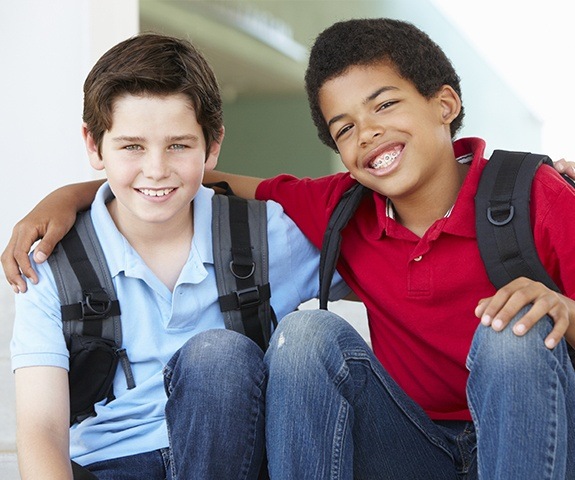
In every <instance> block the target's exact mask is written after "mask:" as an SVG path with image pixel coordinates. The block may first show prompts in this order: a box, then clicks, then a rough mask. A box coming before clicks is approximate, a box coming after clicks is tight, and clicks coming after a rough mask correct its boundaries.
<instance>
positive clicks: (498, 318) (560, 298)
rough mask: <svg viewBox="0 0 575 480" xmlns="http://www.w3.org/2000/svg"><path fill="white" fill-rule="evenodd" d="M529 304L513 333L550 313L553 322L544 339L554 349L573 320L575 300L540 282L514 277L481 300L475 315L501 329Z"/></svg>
mask: <svg viewBox="0 0 575 480" xmlns="http://www.w3.org/2000/svg"><path fill="white" fill-rule="evenodd" d="M529 304H533V306H532V307H531V309H530V310H529V312H527V313H526V314H525V315H524V316H523V317H522V318H521V319H519V320H518V321H517V322H516V323H515V325H514V326H513V333H515V335H517V336H521V335H525V333H527V332H528V331H529V329H530V328H531V327H532V326H533V325H535V323H537V322H538V321H539V320H540V319H541V318H542V317H543V316H544V315H549V316H550V317H551V318H552V319H553V321H554V323H555V325H554V327H553V329H552V331H551V333H549V335H548V336H547V338H546V339H545V345H546V346H547V348H550V349H552V348H554V347H555V346H556V345H557V344H558V343H559V341H560V340H561V339H562V338H563V337H564V336H565V333H566V332H567V330H568V328H569V326H570V325H571V323H572V319H575V302H574V301H573V300H571V299H570V298H568V297H565V296H564V295H561V294H559V293H557V292H555V291H553V290H550V289H549V288H547V287H546V286H545V285H543V284H542V283H539V282H534V281H533V280H530V279H528V278H525V277H520V278H517V279H515V280H513V281H512V282H510V283H508V284H507V285H505V286H504V287H503V288H500V289H499V290H498V291H497V292H496V293H495V295H493V296H492V297H489V298H484V299H481V300H480V301H479V304H478V305H477V307H476V309H475V315H476V316H477V317H478V318H480V319H481V323H482V324H483V325H485V326H491V328H493V329H494V330H496V331H501V330H503V329H504V328H505V327H506V326H507V325H508V324H509V322H510V321H511V319H512V318H513V317H515V315H517V313H519V311H520V310H521V309H522V308H523V307H524V306H526V305H529Z"/></svg>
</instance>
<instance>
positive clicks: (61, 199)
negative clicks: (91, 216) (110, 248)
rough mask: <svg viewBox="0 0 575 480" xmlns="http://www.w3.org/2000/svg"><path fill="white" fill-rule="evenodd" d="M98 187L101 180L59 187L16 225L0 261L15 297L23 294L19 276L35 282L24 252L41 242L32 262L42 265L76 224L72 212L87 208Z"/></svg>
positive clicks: (24, 285)
mask: <svg viewBox="0 0 575 480" xmlns="http://www.w3.org/2000/svg"><path fill="white" fill-rule="evenodd" d="M102 183H103V180H93V181H91V182H84V183H76V184H73V185H67V186H65V187H60V188H59V189H57V190H54V191H53V192H52V193H51V194H50V195H48V196H47V197H46V198H44V199H43V200H42V201H41V202H40V203H39V204H38V205H36V206H35V207H34V209H33V210H32V211H31V212H30V213H29V214H28V215H26V216H25V217H24V218H23V219H22V220H20V221H19V222H18V223H17V224H16V226H15V227H14V229H13V230H12V236H11V237H10V241H9V242H8V245H7V246H6V249H5V250H4V252H2V257H1V258H0V259H1V260H2V268H3V269H4V273H5V274H6V280H8V283H9V284H10V285H11V286H12V289H13V290H14V292H15V293H18V292H22V293H24V292H25V291H26V281H25V280H24V277H22V275H24V276H25V277H27V278H29V279H30V281H31V282H32V283H37V282H38V276H37V275H36V272H35V271H34V269H33V268H32V265H30V259H29V258H28V252H29V251H30V248H32V245H34V242H35V241H36V240H39V239H42V241H41V242H40V243H39V244H38V246H37V247H36V248H35V249H34V261H35V262H36V263H42V262H44V261H45V260H46V259H47V258H48V257H49V256H50V254H51V253H52V250H54V247H55V246H56V244H57V243H58V242H59V241H60V240H62V238H63V237H64V235H66V233H67V232H68V230H70V229H71V228H72V225H74V222H75V221H76V212H80V211H82V210H86V209H87V208H89V207H90V204H91V203H92V201H93V200H94V196H95V195H96V191H97V190H98V188H99V187H100V185H101V184H102Z"/></svg>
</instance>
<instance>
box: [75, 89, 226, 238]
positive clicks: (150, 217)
mask: <svg viewBox="0 0 575 480" xmlns="http://www.w3.org/2000/svg"><path fill="white" fill-rule="evenodd" d="M83 134H84V138H85V141H86V147H87V150H88V155H89V157H90V163H91V165H92V166H93V167H94V168H95V169H97V170H105V171H106V176H107V178H108V181H109V183H110V187H111V189H112V191H113V193H114V195H115V197H116V198H115V200H113V201H112V202H110V204H109V207H108V208H109V210H110V212H111V214H112V217H113V219H114V221H115V222H116V225H118V228H119V229H120V230H122V231H123V230H127V229H140V228H142V227H143V228H148V229H149V228H158V227H159V228H161V229H162V230H163V231H166V230H167V229H169V227H170V226H181V225H182V224H185V223H186V222H188V223H189V222H191V215H190V209H191V201H192V200H193V198H194V197H195V195H196V193H197V191H198V189H199V187H200V185H201V182H202V179H203V175H204V171H205V170H211V169H213V168H214V167H215V165H216V163H217V158H218V154H219V150H220V143H219V142H213V143H212V145H211V148H210V151H209V152H206V142H205V138H204V134H203V131H202V127H201V125H199V124H198V122H197V120H196V115H195V113H194V110H193V108H192V107H191V105H190V102H189V100H188V99H187V97H186V96H185V95H183V94H173V95H167V96H134V95H124V96H121V97H119V98H118V99H116V100H115V102H114V108H113V120H112V127H111V128H110V129H109V130H108V131H106V132H105V134H104V136H103V139H102V144H101V149H100V151H101V156H100V155H99V154H98V146H97V145H96V144H95V142H94V141H93V139H92V137H91V135H90V133H89V132H88V131H87V129H86V126H84V128H83ZM222 136H223V133H222ZM220 142H221V139H220ZM182 222H184V223H182Z"/></svg>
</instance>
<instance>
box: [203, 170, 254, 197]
mask: <svg viewBox="0 0 575 480" xmlns="http://www.w3.org/2000/svg"><path fill="white" fill-rule="evenodd" d="M263 180H264V179H263V178H258V177H249V176H246V175H237V174H234V173H224V172H220V171H217V170H211V171H209V172H206V173H205V174H204V183H205V184H209V183H217V182H226V183H227V184H228V185H229V186H230V187H231V189H232V190H233V192H234V193H235V194H236V195H237V196H238V197H242V198H247V199H251V198H255V197H256V190H257V188H258V186H259V184H260V183H261V182H262V181H263Z"/></svg>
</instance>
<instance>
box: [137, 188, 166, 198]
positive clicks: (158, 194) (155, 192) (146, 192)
mask: <svg viewBox="0 0 575 480" xmlns="http://www.w3.org/2000/svg"><path fill="white" fill-rule="evenodd" d="M173 190H174V189H173V188H164V189H163V190H150V189H147V188H142V189H140V192H142V193H143V194H144V195H147V196H148V197H163V196H164V195H167V194H168V193H170V192H171V191H173Z"/></svg>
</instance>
